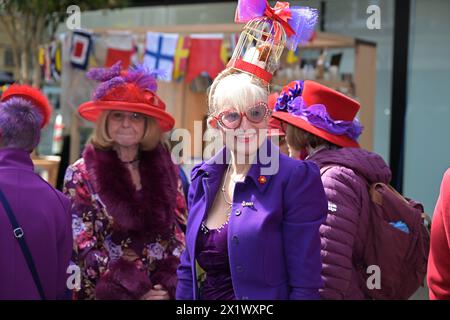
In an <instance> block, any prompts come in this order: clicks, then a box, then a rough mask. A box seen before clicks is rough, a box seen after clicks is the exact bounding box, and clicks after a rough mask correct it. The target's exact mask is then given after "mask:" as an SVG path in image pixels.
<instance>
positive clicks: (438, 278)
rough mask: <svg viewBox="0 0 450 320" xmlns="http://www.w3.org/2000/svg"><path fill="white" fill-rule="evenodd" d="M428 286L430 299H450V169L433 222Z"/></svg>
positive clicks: (444, 180)
mask: <svg viewBox="0 0 450 320" xmlns="http://www.w3.org/2000/svg"><path fill="white" fill-rule="evenodd" d="M428 287H429V290H430V299H432V300H437V299H439V300H443V299H445V300H450V169H448V170H447V172H445V174H444V178H443V179H442V184H441V191H440V194H439V198H438V201H437V203H436V208H435V210H434V215H433V223H432V224H431V247H430V255H429V258H428Z"/></svg>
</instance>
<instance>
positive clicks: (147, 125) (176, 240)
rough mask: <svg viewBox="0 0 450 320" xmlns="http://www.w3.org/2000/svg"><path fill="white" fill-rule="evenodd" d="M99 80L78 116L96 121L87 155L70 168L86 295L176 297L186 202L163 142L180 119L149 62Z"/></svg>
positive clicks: (68, 186)
mask: <svg viewBox="0 0 450 320" xmlns="http://www.w3.org/2000/svg"><path fill="white" fill-rule="evenodd" d="M87 75H88V77H89V78H90V79H92V80H96V81H100V82H101V83H100V84H99V85H98V86H97V87H96V89H95V91H94V93H93V100H92V101H89V102H86V103H83V104H82V105H81V106H80V107H79V109H78V111H79V113H80V115H81V116H82V117H83V118H85V119H87V120H89V121H95V128H94V133H93V136H92V138H91V140H90V142H89V143H88V144H87V146H86V148H85V149H84V152H83V156H82V158H81V159H79V160H78V161H76V162H75V163H74V164H73V165H72V166H70V167H69V168H68V169H67V172H66V177H65V187H64V191H65V193H66V194H67V195H69V196H70V198H71V200H72V218H73V221H72V227H73V233H74V241H75V244H74V259H75V261H76V263H77V264H78V266H79V267H80V269H81V290H80V291H79V292H78V298H81V299H148V300H162V299H169V298H173V297H174V292H175V286H176V282H177V278H176V268H177V266H178V263H179V256H180V254H181V252H182V251H183V249H184V235H183V232H182V227H183V224H184V221H185V212H186V209H185V201H184V196H183V193H182V189H181V188H180V186H181V184H180V182H179V179H178V171H177V169H176V167H175V166H174V164H173V162H172V160H171V157H170V154H169V152H168V150H167V149H166V148H165V147H163V145H162V143H161V137H162V133H163V132H166V131H169V130H170V129H172V127H173V125H174V119H173V118H172V117H171V116H170V115H169V114H168V113H167V112H166V111H165V104H164V103H163V102H162V101H161V99H160V98H159V97H158V96H157V94H156V88H157V85H156V78H155V74H152V73H149V72H148V71H147V70H145V69H144V68H143V67H134V68H131V69H130V70H121V67H120V63H117V64H115V65H114V66H112V67H111V68H110V69H103V68H97V69H92V70H91V71H89V72H88V74H87Z"/></svg>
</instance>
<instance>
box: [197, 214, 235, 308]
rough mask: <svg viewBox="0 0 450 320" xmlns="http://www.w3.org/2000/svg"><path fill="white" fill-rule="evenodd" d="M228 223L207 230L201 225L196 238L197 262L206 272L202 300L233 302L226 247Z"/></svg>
mask: <svg viewBox="0 0 450 320" xmlns="http://www.w3.org/2000/svg"><path fill="white" fill-rule="evenodd" d="M227 234H228V222H226V223H224V224H223V225H222V226H221V227H220V228H217V229H208V228H207V227H206V226H205V225H204V223H202V226H201V231H200V232H199V233H198V238H197V250H198V253H197V261H198V264H199V265H200V267H202V269H203V270H205V272H206V275H207V276H206V279H205V282H204V284H203V288H202V289H201V291H202V297H201V299H202V300H235V295H234V290H233V283H232V281H231V271H230V263H229V260H228V247H227Z"/></svg>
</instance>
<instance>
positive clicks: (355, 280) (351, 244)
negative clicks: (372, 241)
mask: <svg viewBox="0 0 450 320" xmlns="http://www.w3.org/2000/svg"><path fill="white" fill-rule="evenodd" d="M322 171H325V172H324V173H323V175H322V183H323V185H324V188H325V193H326V195H327V198H328V215H327V219H326V222H325V223H324V224H323V225H322V226H321V227H320V236H321V246H322V248H321V249H322V250H321V256H322V279H323V282H324V285H325V286H324V288H323V289H321V290H320V295H321V297H322V298H323V299H333V300H336V299H338V300H339V299H364V294H363V291H362V288H361V286H362V285H363V284H362V282H361V279H360V277H359V275H358V273H357V271H356V270H355V267H354V263H353V262H354V260H355V257H354V254H355V247H357V245H356V244H357V242H361V241H360V240H359V235H360V234H361V228H362V226H363V225H364V224H365V223H364V222H362V223H361V220H363V221H365V220H366V219H365V217H363V219H361V216H362V215H367V210H366V206H367V197H368V193H367V184H366V182H365V181H364V180H363V179H362V178H361V177H359V176H358V175H356V174H355V173H354V171H353V170H351V169H348V168H345V167H341V166H335V167H332V168H329V169H328V170H324V169H323V168H322Z"/></svg>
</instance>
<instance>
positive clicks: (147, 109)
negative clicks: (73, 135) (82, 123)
mask: <svg viewBox="0 0 450 320" xmlns="http://www.w3.org/2000/svg"><path fill="white" fill-rule="evenodd" d="M108 110H117V111H129V112H137V113H141V114H144V115H146V116H149V117H152V118H155V119H156V120H158V123H159V126H160V128H161V131H163V132H167V131H170V130H172V129H173V127H174V125H175V119H174V118H173V117H172V116H171V115H170V114H168V113H167V112H165V111H163V110H161V109H158V108H155V107H152V106H150V105H148V104H144V103H131V102H125V101H88V102H85V103H83V104H81V105H80V106H79V107H78V113H79V114H80V116H81V117H83V118H84V119H86V120H88V121H93V122H95V121H97V119H98V117H99V116H100V114H101V113H102V112H103V111H108Z"/></svg>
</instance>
